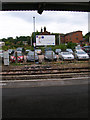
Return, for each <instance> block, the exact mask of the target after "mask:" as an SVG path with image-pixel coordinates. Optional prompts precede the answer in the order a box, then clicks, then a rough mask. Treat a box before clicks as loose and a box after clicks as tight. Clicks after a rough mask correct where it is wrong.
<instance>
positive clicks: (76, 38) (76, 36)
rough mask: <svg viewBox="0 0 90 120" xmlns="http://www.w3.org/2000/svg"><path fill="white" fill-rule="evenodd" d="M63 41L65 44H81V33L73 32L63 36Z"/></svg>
mask: <svg viewBox="0 0 90 120" xmlns="http://www.w3.org/2000/svg"><path fill="white" fill-rule="evenodd" d="M64 41H65V43H68V42H72V43H79V44H81V43H82V42H83V35H82V31H75V32H70V33H67V34H65V35H64Z"/></svg>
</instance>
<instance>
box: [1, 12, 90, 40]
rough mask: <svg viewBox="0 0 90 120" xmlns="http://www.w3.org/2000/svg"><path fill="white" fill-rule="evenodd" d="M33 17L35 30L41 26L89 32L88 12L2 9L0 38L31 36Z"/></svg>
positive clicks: (61, 31)
mask: <svg viewBox="0 0 90 120" xmlns="http://www.w3.org/2000/svg"><path fill="white" fill-rule="evenodd" d="M33 17H35V31H37V30H38V31H39V32H40V31H41V27H42V28H44V26H45V27H46V30H47V31H48V32H51V33H63V34H66V33H69V32H73V31H78V30H81V31H82V34H83V35H85V34H86V33H87V32H88V13H87V12H71V11H44V12H43V13H42V14H41V15H40V14H38V13H37V11H0V39H2V38H8V37H13V38H16V36H18V37H19V36H31V34H32V32H33V31H34V23H33Z"/></svg>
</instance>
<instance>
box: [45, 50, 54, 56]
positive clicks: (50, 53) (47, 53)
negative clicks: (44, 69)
mask: <svg viewBox="0 0 90 120" xmlns="http://www.w3.org/2000/svg"><path fill="white" fill-rule="evenodd" d="M52 54H53V55H54V54H55V53H54V52H52V51H51V52H46V53H45V55H52Z"/></svg>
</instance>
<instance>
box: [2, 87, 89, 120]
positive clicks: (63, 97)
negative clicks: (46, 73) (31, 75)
mask: <svg viewBox="0 0 90 120" xmlns="http://www.w3.org/2000/svg"><path fill="white" fill-rule="evenodd" d="M88 86H89V85H68V86H51V87H50V86H47V87H23V88H3V90H2V93H3V98H2V100H3V104H2V108H3V111H2V112H3V118H24V119H25V120H26V118H87V117H88Z"/></svg>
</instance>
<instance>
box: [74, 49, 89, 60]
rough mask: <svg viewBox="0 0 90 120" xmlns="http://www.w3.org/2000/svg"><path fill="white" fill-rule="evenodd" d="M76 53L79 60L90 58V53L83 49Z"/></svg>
mask: <svg viewBox="0 0 90 120" xmlns="http://www.w3.org/2000/svg"><path fill="white" fill-rule="evenodd" d="M74 55H75V58H76V59H77V60H88V59H89V55H88V54H87V53H86V52H85V51H83V50H77V51H75V53H74Z"/></svg>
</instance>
